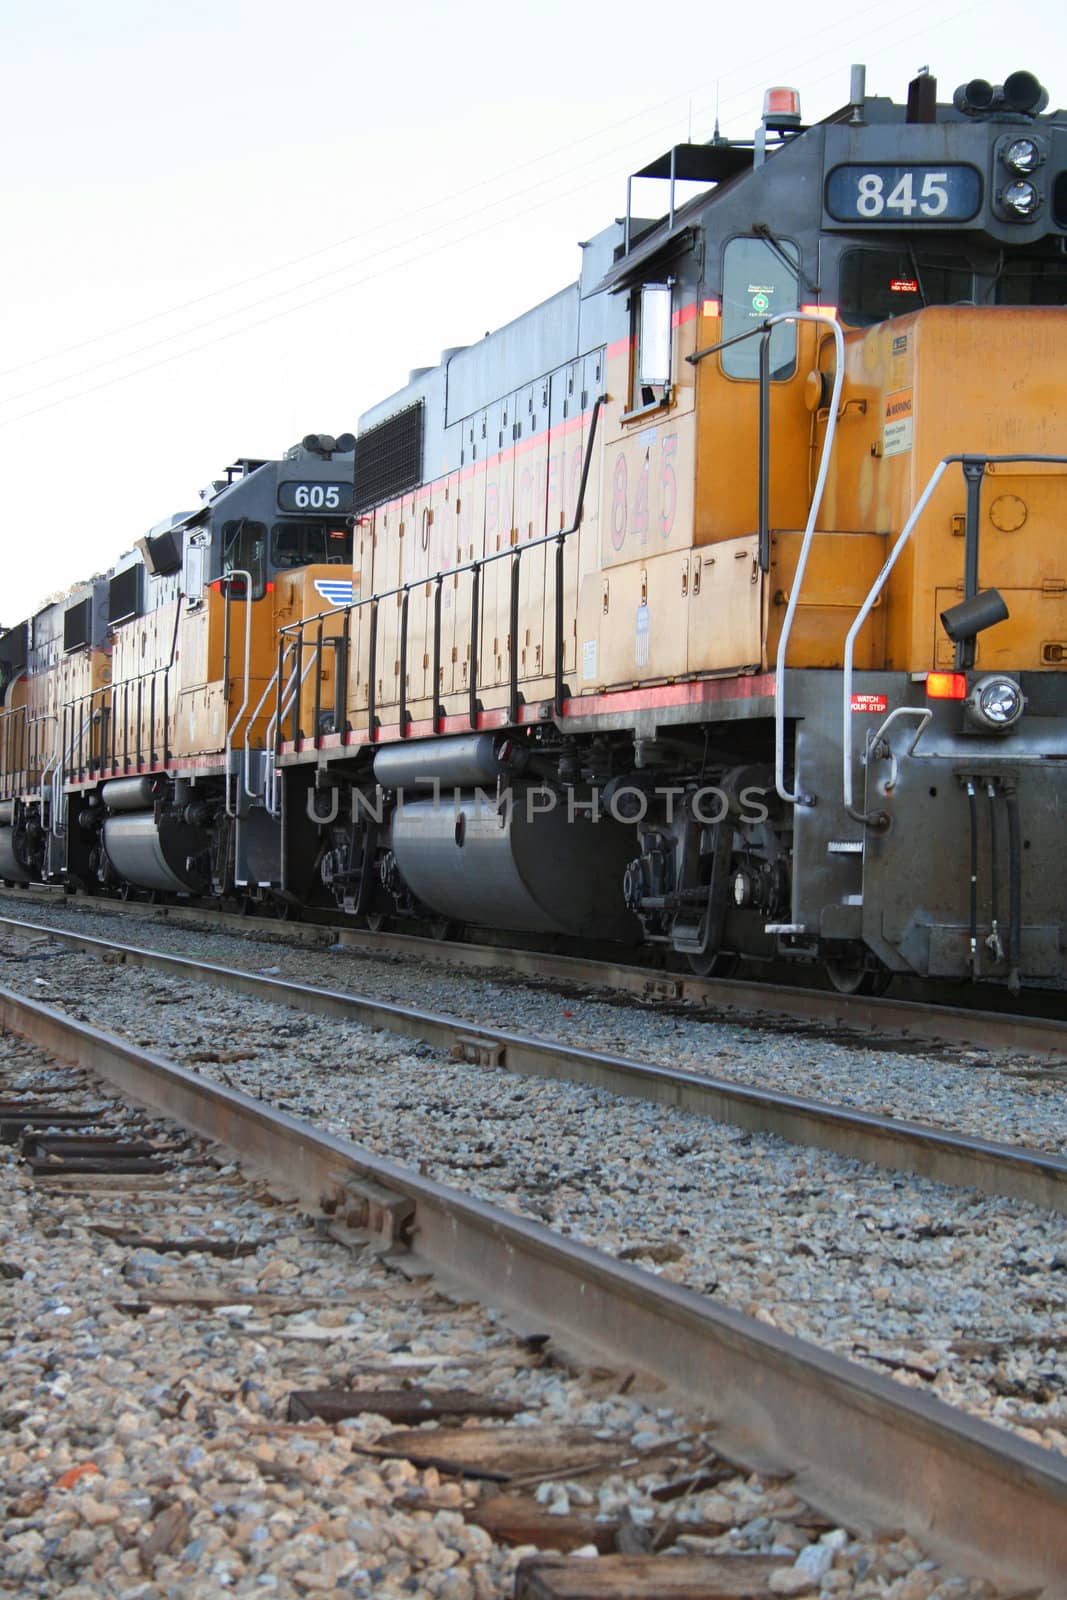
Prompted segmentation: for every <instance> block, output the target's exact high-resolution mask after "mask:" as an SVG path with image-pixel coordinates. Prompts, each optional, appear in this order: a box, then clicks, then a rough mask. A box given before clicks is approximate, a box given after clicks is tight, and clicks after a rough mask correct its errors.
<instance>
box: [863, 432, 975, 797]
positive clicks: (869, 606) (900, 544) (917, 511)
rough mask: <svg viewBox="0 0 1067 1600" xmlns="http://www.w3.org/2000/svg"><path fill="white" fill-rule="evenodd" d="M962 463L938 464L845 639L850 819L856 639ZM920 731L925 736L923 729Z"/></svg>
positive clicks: (947, 457)
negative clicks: (937, 493)
mask: <svg viewBox="0 0 1067 1600" xmlns="http://www.w3.org/2000/svg"><path fill="white" fill-rule="evenodd" d="M958 459H959V457H958V456H946V457H945V458H944V460H943V461H939V462H938V464H937V466H936V467H935V468H934V470H933V472H932V473H931V474H930V481H929V483H928V484H927V485H926V488H925V489H924V490H923V492H922V494H921V495H920V496H919V498H918V500H917V501H916V502H915V508H914V510H913V511H912V513H911V516H910V517H909V518H908V520H907V522H905V524H904V526H903V528H902V529H901V530H900V533H899V535H898V537H897V542H896V544H895V545H894V546H893V548H892V550H891V551H890V552H889V554H888V556H887V557H886V559H885V564H884V565H883V567H882V570H881V572H880V573H879V574H878V576H877V577H876V578H875V580H874V582H873V583H872V585H871V588H870V592H869V594H868V595H867V598H866V600H865V601H864V602H863V604H862V605H861V606H860V608H859V610H858V611H857V613H856V620H855V621H854V622H853V624H852V626H851V628H850V629H849V630H848V633H847V634H846V635H845V657H844V669H843V672H842V676H841V714H842V718H843V721H842V725H841V794H842V797H843V799H844V804H845V810H846V811H847V812H849V814H850V815H855V812H854V811H853V804H852V679H853V668H852V663H853V658H854V655H855V650H856V637H857V635H858V633H859V631H860V629H861V628H862V627H863V624H864V623H865V622H866V621H867V618H868V617H869V616H870V614H871V612H872V611H873V610H874V606H875V603H876V601H877V599H878V596H879V595H880V594H881V592H882V590H883V589H884V588H885V585H886V582H887V580H888V578H889V574H890V573H891V572H892V570H893V568H894V567H895V566H896V564H897V558H898V557H899V555H900V553H901V551H902V550H903V548H904V546H905V545H906V544H907V542H908V540H909V539H910V538H911V535H912V531H913V530H914V527H915V524H916V523H917V522H918V520H919V518H920V517H921V516H922V514H923V512H924V511H925V510H926V507H927V503H928V502H929V499H930V496H931V495H932V494H933V492H934V490H935V489H936V488H937V486H938V484H939V483H940V482H941V479H942V477H943V476H944V473H945V468H946V467H947V466H948V465H949V463H950V462H951V461H953V460H958ZM883 726H884V724H883ZM919 731H920V732H922V730H921V729H920V730H919ZM857 820H860V819H857Z"/></svg>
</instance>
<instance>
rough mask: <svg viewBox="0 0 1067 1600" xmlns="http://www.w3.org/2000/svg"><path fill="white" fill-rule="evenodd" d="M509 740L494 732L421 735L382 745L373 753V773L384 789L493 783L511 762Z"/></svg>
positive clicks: (450, 787) (451, 787) (454, 786)
mask: <svg viewBox="0 0 1067 1600" xmlns="http://www.w3.org/2000/svg"><path fill="white" fill-rule="evenodd" d="M513 748H514V747H512V746H511V745H510V741H509V740H507V739H505V738H501V736H500V735H499V734H493V733H467V734H462V735H460V736H459V737H458V738H455V739H420V740H416V741H415V742H414V743H413V744H391V745H389V746H387V747H386V746H383V748H382V749H381V750H379V751H378V753H377V754H376V755H375V757H374V777H375V780H376V782H378V783H380V784H381V786H382V788H383V789H427V788H429V787H430V786H431V785H432V784H433V783H434V782H435V781H436V782H437V783H439V784H440V785H441V788H442V789H470V788H473V787H475V786H476V785H478V784H483V785H493V786H495V785H496V781H497V779H498V778H499V777H500V776H501V775H502V774H503V773H504V772H505V771H506V770H507V769H508V767H509V765H511V763H512V759H513V758H512V755H511V751H512V749H513Z"/></svg>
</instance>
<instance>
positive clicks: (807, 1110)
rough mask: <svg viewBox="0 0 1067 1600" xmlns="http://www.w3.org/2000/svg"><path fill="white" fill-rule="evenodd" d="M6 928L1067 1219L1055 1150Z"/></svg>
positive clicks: (12, 924) (65, 933)
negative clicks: (1013, 1202) (997, 1139)
mask: <svg viewBox="0 0 1067 1600" xmlns="http://www.w3.org/2000/svg"><path fill="white" fill-rule="evenodd" d="M3 928H9V929H11V930H12V931H17V932H19V933H21V934H31V935H36V936H40V937H46V938H48V939H51V940H54V941H55V942H57V943H59V944H61V945H63V946H65V947H67V948H68V949H73V950H77V951H81V952H84V953H86V954H89V955H92V956H94V957H96V958H98V959H100V960H106V961H107V962H109V963H111V964H122V965H125V966H127V967H130V968H141V969H145V970H148V971H152V972H157V973H162V974H167V975H169V976H171V977H178V978H181V979H182V980H183V981H187V982H192V983H197V984H206V985H210V986H211V987H213V988H215V989H219V990H224V991H227V992H229V993H233V994H238V995H243V996H247V997H249V998H252V999H255V1000H259V1001H265V1002H268V1003H273V1004H280V1005H284V1006H289V1007H292V1008H294V1009H295V1010H298V1011H301V1012H304V1013H306V1014H309V1015H314V1016H321V1017H330V1018H335V1019H338V1020H341V1021H347V1022H355V1023H359V1024H360V1025H362V1026H363V1027H367V1028H373V1029H380V1030H383V1031H385V1032H389V1033H393V1034H396V1035H398V1036H400V1037H403V1038H408V1039H415V1040H418V1041H420V1042H421V1043H424V1044H427V1045H433V1046H437V1047H441V1048H442V1049H444V1050H445V1051H446V1052H448V1053H449V1054H451V1055H452V1057H453V1059H457V1060H462V1061H466V1062H469V1063H470V1064H472V1065H476V1066H482V1067H484V1068H485V1069H487V1070H502V1071H507V1072H510V1073H516V1074H526V1075H533V1076H537V1077H547V1078H557V1079H564V1080H567V1081H569V1082H573V1083H579V1084H585V1085H588V1086H590V1087H594V1088H598V1089H602V1090H605V1091H607V1092H608V1093H610V1094H614V1095H620V1096H624V1097H633V1098H638V1099H643V1100H648V1101H651V1102H654V1103H657V1104H660V1105H668V1106H672V1107H675V1108H677V1109H679V1110H683V1111H689V1112H694V1113H696V1114H698V1115H703V1116H707V1117H710V1118H712V1119H713V1120H714V1121H716V1122H720V1123H726V1124H730V1125H733V1126H736V1127H740V1128H743V1129H745V1130H746V1131H747V1132H750V1133H760V1134H773V1135H776V1136H778V1137H780V1138H782V1139H785V1140H787V1141H788V1142H789V1143H792V1144H797V1145H806V1146H811V1147H813V1148H815V1149H820V1150H828V1151H832V1152H834V1153H836V1154H838V1155H845V1156H849V1157H852V1158H854V1159H856V1160H859V1161H864V1162H867V1163H870V1164H871V1165H873V1166H878V1167H883V1168H888V1169H890V1170H892V1171H898V1172H905V1173H910V1174H914V1175H915V1176H918V1177H924V1178H930V1179H932V1180H934V1181H936V1182H938V1183H944V1184H947V1185H950V1186H955V1187H964V1188H971V1189H976V1190H978V1191H979V1192H981V1193H983V1194H988V1195H996V1196H1004V1197H1007V1198H1010V1199H1014V1200H1018V1201H1020V1202H1022V1203H1024V1204H1027V1205H1036V1206H1040V1207H1044V1208H1046V1209H1049V1210H1054V1211H1059V1212H1064V1213H1067V1159H1064V1158H1063V1157H1062V1156H1059V1155H1056V1154H1054V1153H1052V1152H1050V1151H1045V1150H1033V1149H1028V1148H1026V1147H1025V1146H1022V1145H1018V1144H1005V1143H1000V1142H997V1141H994V1140H990V1139H984V1138H977V1137H974V1136H970V1135H967V1134H963V1133H957V1132H953V1131H951V1130H950V1129H947V1128H940V1127H934V1126H929V1125H925V1124H922V1123H918V1122H910V1121H905V1120H902V1119H899V1118H895V1117H887V1116H879V1115H874V1114H872V1113H870V1112H866V1111H862V1110H858V1109H856V1108H855V1107H849V1106H841V1105H832V1104H828V1103H827V1102H825V1101H822V1100H816V1099H810V1098H805V1097H803V1096H800V1095H794V1094H788V1093H784V1092H782V1091H779V1090H772V1089H766V1088H760V1087H756V1086H753V1085H750V1084H745V1083H741V1082H736V1081H733V1080H730V1079H726V1078H716V1077H714V1076H709V1075H705V1074H703V1073H696V1072H691V1071H683V1070H680V1069H678V1068H674V1067H666V1066H659V1065H655V1064H653V1063H650V1062H648V1061H640V1060H633V1059H629V1058H627V1057H624V1056H618V1055H609V1054H606V1053H604V1052H601V1051H594V1050H586V1049H580V1048H577V1047H575V1046H573V1045H569V1044H566V1043H563V1042H562V1041H560V1040H556V1039H547V1038H543V1037H541V1036H535V1035H530V1034H519V1033H514V1032H508V1031H507V1030H504V1029H500V1028H492V1027H479V1026H477V1025H476V1024H474V1023H473V1022H471V1021H470V1020H469V1019H466V1018H463V1017H456V1016H448V1015H442V1014H438V1013H434V1012H429V1011H422V1010H418V1009H416V1008H414V1007H411V1006H402V1005H397V1004H391V1003H389V1002H387V1001H384V1000H380V999H376V998H370V997H367V996H361V995H355V994H349V993H345V992H341V991H337V990H332V989H326V988H321V987H317V986H313V985H309V984H300V983H293V982H290V981H287V980H286V979H283V978H281V977H273V976H264V975H262V974H259V973H253V972H249V971H246V970H243V969H240V968H236V967H230V966H222V965H219V964H218V963H213V962H206V961H202V960H195V961H194V960H191V959H189V958H188V957H183V956H178V955H173V954H169V953H166V952H162V951H154V950H148V949H145V948H143V947H141V946H137V945H127V944H119V943H116V942H114V941H111V940H103V939H99V938H96V937H93V936H92V935H89V934H83V933H77V932H74V931H72V930H70V929H64V928H56V927H53V926H51V925H48V924H45V923H40V924H37V923H29V922H26V921H24V920H21V919H11V918H0V929H3Z"/></svg>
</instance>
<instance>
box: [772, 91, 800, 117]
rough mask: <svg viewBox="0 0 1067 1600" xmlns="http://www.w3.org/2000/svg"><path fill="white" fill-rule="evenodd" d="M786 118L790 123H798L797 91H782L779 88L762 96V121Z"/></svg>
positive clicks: (798, 94) (798, 105) (798, 101)
mask: <svg viewBox="0 0 1067 1600" xmlns="http://www.w3.org/2000/svg"><path fill="white" fill-rule="evenodd" d="M786 117H788V118H789V120H790V121H791V122H799V121H800V91H799V89H784V88H782V87H780V86H778V87H776V88H774V89H768V90H767V92H766V94H765V95H764V96H763V120H764V122H767V121H768V120H773V121H776V122H777V121H780V120H782V119H784V118H786Z"/></svg>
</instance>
